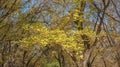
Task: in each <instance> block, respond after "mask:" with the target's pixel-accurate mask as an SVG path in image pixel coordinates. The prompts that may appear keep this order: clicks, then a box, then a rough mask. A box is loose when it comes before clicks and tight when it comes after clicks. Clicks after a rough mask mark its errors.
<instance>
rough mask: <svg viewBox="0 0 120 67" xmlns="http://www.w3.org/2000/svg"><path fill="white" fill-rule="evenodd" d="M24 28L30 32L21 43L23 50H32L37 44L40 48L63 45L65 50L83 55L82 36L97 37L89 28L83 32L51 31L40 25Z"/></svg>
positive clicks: (35, 24)
mask: <svg viewBox="0 0 120 67" xmlns="http://www.w3.org/2000/svg"><path fill="white" fill-rule="evenodd" d="M23 28H24V29H25V30H27V31H29V36H28V37H25V38H23V39H22V40H20V41H19V43H20V44H21V48H24V49H28V48H32V47H33V46H34V45H35V44H39V45H40V46H39V47H42V48H44V47H45V46H47V45H61V46H62V48H63V50H67V51H68V52H69V51H70V52H71V51H75V52H76V53H80V54H81V52H82V51H83V50H84V44H83V41H84V40H82V38H81V36H82V35H83V34H85V35H88V36H89V38H91V39H94V37H95V33H94V32H93V31H92V30H90V29H88V28H85V29H84V30H81V31H79V30H70V31H67V32H66V31H64V30H60V29H54V30H49V29H47V27H45V26H44V25H43V24H40V23H34V24H31V25H25V26H24V27H23ZM80 57H82V56H80Z"/></svg>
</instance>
